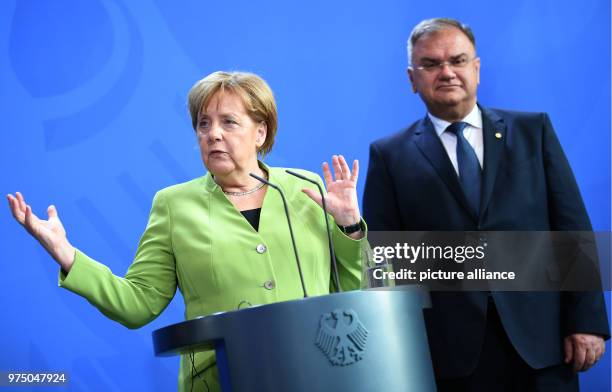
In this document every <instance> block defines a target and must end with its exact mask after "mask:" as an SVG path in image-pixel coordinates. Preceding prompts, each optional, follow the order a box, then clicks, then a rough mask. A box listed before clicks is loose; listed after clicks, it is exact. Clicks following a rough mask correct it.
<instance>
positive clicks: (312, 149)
mask: <svg viewBox="0 0 612 392" xmlns="http://www.w3.org/2000/svg"><path fill="white" fill-rule="evenodd" d="M433 16H451V17H456V18H459V19H461V20H464V21H465V22H467V23H468V24H470V25H471V26H472V27H473V29H474V32H475V34H476V37H477V47H478V52H479V55H480V56H481V59H482V74H481V87H480V90H479V100H480V102H482V103H483V104H484V105H488V106H495V107H501V108H512V109H517V110H531V111H547V112H548V113H549V114H550V115H551V118H552V120H553V123H554V124H555V127H556V130H557V132H558V134H559V137H560V139H561V142H562V144H563V146H564V148H565V151H566V153H567V155H568V157H569V160H570V162H571V164H572V166H573V168H574V171H575V174H576V177H577V179H578V182H579V185H580V187H581V189H582V192H583V196H584V198H585V202H586V204H587V207H588V210H589V213H590V216H591V219H592V221H593V224H594V226H595V228H596V229H598V230H606V231H609V230H610V69H611V67H610V1H609V0H581V1H580V2H578V1H575V0H573V1H553V0H543V1H538V2H535V1H530V0H507V1H499V2H491V1H485V0H473V1H467V2H457V1H452V0H442V1H437V2H407V1H399V0H396V1H394V0H379V1H376V2H371V1H363V2H360V1H352V2H346V3H345V2H331V1H322V0H312V1H308V2H304V3H303V4H294V2H283V1H279V0H277V1H270V2H265V3H262V4H257V3H256V2H250V1H232V2H205V1H195V0H190V1H180V2H172V1H163V0H147V1H127V0H89V1H79V0H52V1H51V0H48V1H44V0H38V1H36V0H19V1H16V0H4V1H2V5H1V6H0V53H1V54H2V55H0V102H1V105H0V116H1V117H0V118H1V119H2V122H1V124H2V134H3V140H4V142H3V143H2V145H1V147H0V148H1V152H2V153H1V154H0V160H1V162H2V168H3V171H2V176H1V179H0V189H1V191H2V192H4V193H5V194H6V193H9V192H11V193H12V192H14V191H17V190H19V191H21V192H23V193H24V195H25V196H26V197H27V199H28V201H29V202H30V203H31V205H32V206H33V207H34V209H35V212H36V213H38V214H39V215H45V216H46V213H45V209H46V206H47V205H48V204H50V203H55V204H56V205H57V207H58V210H59V213H60V217H61V218H62V220H63V222H64V225H65V227H66V228H67V231H68V235H69V238H70V241H71V242H72V243H73V244H75V245H76V246H78V247H80V248H81V249H83V250H85V251H86V252H87V253H88V254H89V255H90V256H92V257H94V258H96V259H97V260H100V261H102V262H103V263H105V264H106V265H108V266H109V267H110V268H111V269H112V270H113V271H114V272H115V273H117V274H123V273H124V272H125V271H126V269H127V267H128V265H129V264H130V262H131V259H132V256H133V254H134V252H135V248H136V245H137V242H138V239H139V236H140V234H141V233H142V231H143V229H144V227H145V224H146V221H147V215H148V210H149V207H150V203H151V200H152V197H153V195H154V193H155V191H157V190H159V189H161V188H163V187H165V186H168V185H171V184H174V183H177V182H182V181H185V180H188V179H191V178H193V177H196V176H200V175H202V174H203V172H204V169H203V165H202V163H201V161H200V158H199V153H198V150H197V144H196V140H195V137H194V133H193V130H192V129H191V127H190V121H189V117H188V114H187V110H186V106H185V97H186V93H187V91H188V89H189V88H190V87H191V85H192V84H193V83H194V82H195V81H196V80H197V79H199V78H201V77H203V76H204V75H206V74H208V73H210V72H212V71H215V70H248V71H252V72H256V73H258V74H260V75H262V76H263V77H264V78H265V79H266V80H267V81H268V82H269V84H270V85H271V87H272V89H273V90H274V92H275V94H276V98H277V101H278V108H279V116H280V118H279V120H280V127H279V133H278V138H277V143H276V146H275V148H274V151H273V153H272V154H271V155H270V156H269V157H268V158H267V160H266V161H267V162H268V163H269V164H271V165H275V166H292V167H301V168H305V169H310V170H314V171H317V172H320V163H321V162H322V161H323V160H326V159H329V158H330V156H331V155H332V154H334V153H343V154H345V155H346V156H347V157H349V158H358V159H359V160H360V162H361V165H362V174H363V175H362V177H361V179H360V182H359V188H358V190H359V195H360V198H361V195H362V192H363V185H364V179H365V172H366V168H367V163H368V145H369V142H371V141H372V140H374V139H376V138H379V137H382V136H383V135H387V134H389V133H391V132H394V131H396V130H398V129H400V128H401V127H404V126H406V125H408V124H409V123H411V122H412V121H414V120H415V119H416V118H418V117H421V116H423V115H424V113H425V109H424V107H423V105H422V103H421V102H420V100H419V98H418V96H416V95H413V94H412V93H411V91H410V86H409V84H408V79H407V76H406V74H405V68H406V51H405V46H406V45H405V43H406V38H407V37H408V35H409V33H410V30H411V28H412V27H413V26H414V25H415V24H416V23H417V22H418V21H420V20H421V19H424V18H428V17H433ZM0 217H1V219H2V220H1V224H2V226H1V230H2V236H1V237H0V238H1V240H0V241H2V242H1V245H2V253H3V261H2V263H0V269H1V271H2V276H3V278H4V280H3V284H2V286H1V289H0V294H1V295H0V309H2V314H3V317H2V325H1V326H0V370H65V371H68V372H70V374H71V377H72V380H71V389H73V390H84V391H90V390H91V391H93V390H108V391H114V390H153V391H165V390H172V389H175V388H176V379H177V374H178V359H176V358H170V359H158V358H155V357H154V356H153V355H152V344H151V331H153V330H154V329H156V328H159V327H161V326H164V325H167V324H170V323H174V322H178V321H180V320H182V318H183V304H182V298H181V297H180V295H178V296H177V297H176V298H175V300H174V301H173V302H172V304H171V305H170V307H169V308H168V309H167V310H166V311H165V312H164V313H163V315H162V316H160V317H159V318H158V319H157V320H155V321H154V322H153V323H151V324H150V325H148V326H146V327H144V328H142V329H140V330H136V331H131V330H128V329H126V328H125V327H123V326H121V325H119V324H117V323H115V322H112V321H109V320H107V319H106V318H105V317H104V316H102V315H101V314H100V313H99V312H98V311H97V310H95V309H94V308H93V307H92V306H91V305H89V304H88V303H87V301H85V300H84V299H82V298H79V297H77V296H75V295H73V294H71V293H69V292H67V291H65V290H62V289H59V288H58V287H57V272H58V268H57V267H56V264H55V263H54V262H53V261H52V260H51V259H50V258H49V256H47V255H46V254H45V252H44V251H43V250H42V248H41V247H39V246H37V244H36V243H35V242H34V241H33V240H32V239H31V238H30V237H29V236H28V235H27V233H25V231H23V230H22V229H21V228H20V227H19V226H18V225H17V224H16V223H14V222H13V221H12V217H11V215H10V213H9V211H8V208H4V209H1V210H0ZM607 295H608V299H609V293H607ZM607 347H608V353H609V352H610V345H609V344H608V346H607ZM581 381H582V386H583V389H584V390H586V391H610V390H611V387H610V355H609V354H606V357H605V358H604V360H602V362H600V363H599V364H598V365H597V366H596V367H595V368H594V369H592V370H591V371H590V372H588V373H587V374H585V375H583V377H582V380H581Z"/></svg>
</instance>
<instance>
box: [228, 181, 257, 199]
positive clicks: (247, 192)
mask: <svg viewBox="0 0 612 392" xmlns="http://www.w3.org/2000/svg"><path fill="white" fill-rule="evenodd" d="M264 185H266V184H264V183H263V182H260V183H259V184H258V185H257V186H256V187H255V188H253V189H249V190H248V191H244V192H228V191H223V188H221V187H219V188H221V190H222V191H223V193H225V194H226V195H228V196H246V195H250V194H251V193H255V192H257V191H258V190H260V189H261V188H263V186H264Z"/></svg>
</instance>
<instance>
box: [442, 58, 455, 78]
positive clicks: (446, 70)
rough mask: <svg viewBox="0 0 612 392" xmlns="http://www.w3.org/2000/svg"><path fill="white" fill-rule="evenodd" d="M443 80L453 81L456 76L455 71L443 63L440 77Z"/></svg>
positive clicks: (446, 63)
mask: <svg viewBox="0 0 612 392" xmlns="http://www.w3.org/2000/svg"><path fill="white" fill-rule="evenodd" d="M439 76H440V77H441V78H444V79H452V78H454V77H455V76H456V74H455V70H454V69H453V67H452V66H451V65H450V64H449V63H448V62H443V63H442V64H440V75H439Z"/></svg>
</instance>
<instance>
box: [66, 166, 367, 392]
mask: <svg viewBox="0 0 612 392" xmlns="http://www.w3.org/2000/svg"><path fill="white" fill-rule="evenodd" d="M261 165H262V168H264V169H265V170H267V171H268V176H269V181H270V182H271V183H273V184H278V185H279V186H280V187H281V188H282V189H283V191H284V192H285V197H286V198H287V203H288V205H289V213H290V214H291V223H292V225H293V230H294V233H295V237H296V245H297V248H298V253H299V255H300V260H301V262H302V270H303V273H304V281H305V284H306V289H307V290H308V294H309V295H311V296H316V295H324V294H328V293H329V292H330V282H331V279H330V278H331V272H330V271H331V268H330V257H329V250H328V245H327V234H326V231H325V220H324V217H323V213H322V211H321V208H320V207H319V206H318V205H317V204H316V203H314V202H313V201H312V200H311V199H310V198H309V197H308V196H306V195H305V194H304V193H303V192H301V190H302V189H303V188H305V187H312V188H315V187H314V185H311V184H309V183H307V182H304V181H301V180H298V179H297V178H295V177H293V176H290V175H288V174H286V173H285V171H284V169H281V168H268V167H267V166H265V165H263V164H261ZM297 171H298V172H301V173H302V174H304V175H306V176H309V177H311V178H317V179H318V181H319V182H321V180H320V178H319V177H318V176H317V175H316V174H314V173H311V172H307V171H303V170H297ZM330 218H331V217H330ZM330 225H331V226H332V227H331V229H332V233H333V235H332V239H333V242H334V247H335V250H336V257H337V260H338V271H339V275H340V282H341V285H342V288H343V289H344V290H354V289H359V288H360V285H361V277H362V260H363V258H364V257H365V255H366V254H367V253H366V252H367V249H368V247H369V246H368V243H367V241H366V240H365V239H362V240H359V241H356V240H353V239H351V238H350V237H348V236H346V235H345V234H344V233H342V232H341V231H340V230H339V229H338V227H337V226H336V224H335V223H334V221H333V218H331V219H330ZM59 285H60V286H61V287H64V288H66V289H68V290H70V291H73V292H74V293H77V294H79V295H81V296H83V297H85V298H86V299H87V300H88V301H89V302H90V303H92V304H93V305H94V306H96V307H97V308H98V309H99V310H100V311H101V312H102V313H104V314H105V315H106V316H107V317H109V318H111V319H113V320H116V321H118V322H120V323H121V324H123V325H125V326H126V327H128V328H139V327H141V326H143V325H145V324H147V323H149V322H150V321H152V320H153V319H155V318H156V317H157V316H158V315H159V314H160V313H161V312H162V311H163V310H164V309H165V308H166V306H167V305H168V304H169V303H170V301H171V300H172V298H173V297H174V294H175V292H176V288H177V287H178V289H179V290H180V291H181V294H182V295H183V299H184V302H185V319H192V318H195V317H197V316H202V315H208V314H211V313H215V312H222V311H228V310H235V309H237V308H238V307H239V306H240V307H244V306H245V305H246V306H248V305H249V304H250V305H259V304H267V303H272V302H279V301H287V300H293V299H298V298H301V297H302V296H303V294H302V288H301V284H300V279H299V275H298V271H297V267H296V264H295V262H294V253H293V248H292V246H291V239H290V236H289V230H288V227H287V222H286V218H285V213H284V212H283V205H282V200H281V197H280V195H279V194H278V192H276V191H275V190H274V189H268V190H267V191H266V195H265V198H264V202H263V205H262V209H261V216H260V222H259V231H255V230H254V229H253V227H252V226H251V225H250V224H249V223H248V221H247V220H246V219H245V218H244V217H243V215H242V214H241V213H240V212H239V211H238V210H236V208H235V207H234V205H233V204H232V203H231V202H230V201H229V200H228V199H227V198H226V196H225V194H224V193H223V191H222V190H221V188H220V187H219V186H218V185H217V184H216V183H215V182H214V180H213V178H212V176H211V175H210V173H208V174H206V175H205V176H203V177H200V178H196V179H194V180H191V181H189V182H186V183H182V184H178V185H174V186H171V187H168V188H165V189H163V190H161V191H159V192H157V194H156V195H155V198H154V200H153V206H152V207H151V213H150V216H149V222H148V224H147V227H146V229H145V232H144V234H143V235H142V238H141V239H140V242H139V245H138V250H137V252H136V257H135V259H134V262H133V263H132V265H131V266H130V267H129V269H128V271H127V273H126V275H125V277H118V276H116V275H113V273H112V272H111V271H110V269H109V268H108V267H106V266H104V265H103V264H100V263H98V262H96V261H94V260H92V259H91V258H89V257H88V256H87V255H85V254H84V253H83V252H81V251H79V250H77V251H76V255H75V260H74V264H73V265H72V268H71V269H70V272H69V273H68V274H67V275H65V274H64V273H63V272H62V271H60V276H59ZM214 363H215V362H214V353H213V352H202V353H198V354H197V355H196V356H195V367H196V370H197V372H198V373H201V374H199V378H198V377H196V378H195V379H194V380H193V381H194V386H195V387H196V388H197V389H199V388H202V387H203V383H202V382H201V381H200V378H204V379H206V381H207V383H208V385H209V387H210V390H211V391H214V390H218V388H219V387H218V380H217V377H218V376H217V372H216V368H215V367H214ZM191 369H192V366H191V361H190V359H189V357H188V356H184V357H183V358H181V369H180V372H179V390H189V389H190V388H191V382H192V380H191V378H192V376H194V377H195V375H194V374H192V373H193V372H192V371H191ZM204 370H206V371H204Z"/></svg>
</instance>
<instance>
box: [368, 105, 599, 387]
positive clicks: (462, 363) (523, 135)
mask: <svg viewBox="0 0 612 392" xmlns="http://www.w3.org/2000/svg"><path fill="white" fill-rule="evenodd" d="M480 108H481V111H482V116H483V143H484V165H483V166H484V171H483V183H482V196H481V208H480V211H481V212H480V216H474V214H473V213H471V212H470V209H469V206H468V203H467V202H466V200H465V197H464V194H463V192H462V189H461V185H460V183H459V181H458V178H457V174H456V172H455V170H454V168H453V166H452V164H451V162H450V159H449V158H448V154H447V153H446V151H445V149H444V147H443V145H442V143H441V141H440V139H439V137H438V136H437V134H436V133H435V130H434V128H433V125H432V123H431V121H430V120H429V118H428V117H425V118H424V119H423V120H420V121H417V122H415V123H414V124H412V125H411V126H410V127H408V128H407V129H405V130H403V131H401V132H399V133H397V134H394V135H391V136H389V137H386V138H383V139H380V140H377V141H375V142H374V143H372V145H371V146H370V164H369V167H368V175H367V180H366V186H365V193H364V201H363V208H364V217H365V220H366V221H367V222H368V226H369V228H370V230H388V231H391V230H393V231H400V230H415V231H422V230H431V231H447V230H465V231H472V230H487V231H496V230H507V231H514V230H534V231H536V230H538V231H540V230H543V231H546V230H552V231H565V230H591V223H590V221H589V218H588V215H587V212H586V209H585V207H584V203H583V202H582V198H581V196H580V192H579V190H578V186H577V185H576V181H575V179H574V176H573V174H572V170H571V168H570V166H569V163H568V161H567V159H566V157H565V154H564V153H563V150H562V148H561V145H560V144H559V140H558V139H557V137H556V135H555V133H554V130H553V127H552V124H551V122H550V120H549V118H548V115H547V114H545V113H524V112H512V111H505V110H496V109H486V108H483V107H480ZM496 133H500V134H501V138H498V137H495V134H496ZM492 295H493V297H494V300H495V304H496V307H497V310H498V313H499V315H500V318H501V320H502V323H503V325H504V328H505V330H506V332H507V334H508V336H509V338H510V341H511V342H512V343H513V345H514V347H515V348H516V350H517V351H518V352H519V354H520V355H521V356H522V358H523V359H524V360H525V361H526V362H527V363H528V364H529V365H530V366H531V367H533V368H536V369H539V368H543V367H547V366H551V365H555V364H559V363H561V362H562V361H563V346H562V341H563V338H564V337H565V336H567V335H568V334H571V333H577V332H584V333H594V334H599V335H603V336H605V337H608V335H609V326H608V320H607V316H606V310H605V303H604V300H603V295H602V294H601V293H596V292H591V293H584V292H583V293H571V292H561V293H559V292H546V293H534V292H530V293H528V292H494V293H492ZM432 305H433V306H432V308H431V309H428V310H426V311H425V321H426V326H427V331H428V336H429V344H430V349H431V353H432V359H433V363H434V370H435V372H436V376H437V377H438V378H449V377H463V376H467V375H468V374H470V373H471V372H472V370H473V369H474V368H475V366H476V363H477V360H478V356H479V352H480V348H481V344H482V340H483V336H484V330H485V321H486V312H487V310H486V309H487V293H485V292H466V293H453V292H437V293H432Z"/></svg>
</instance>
